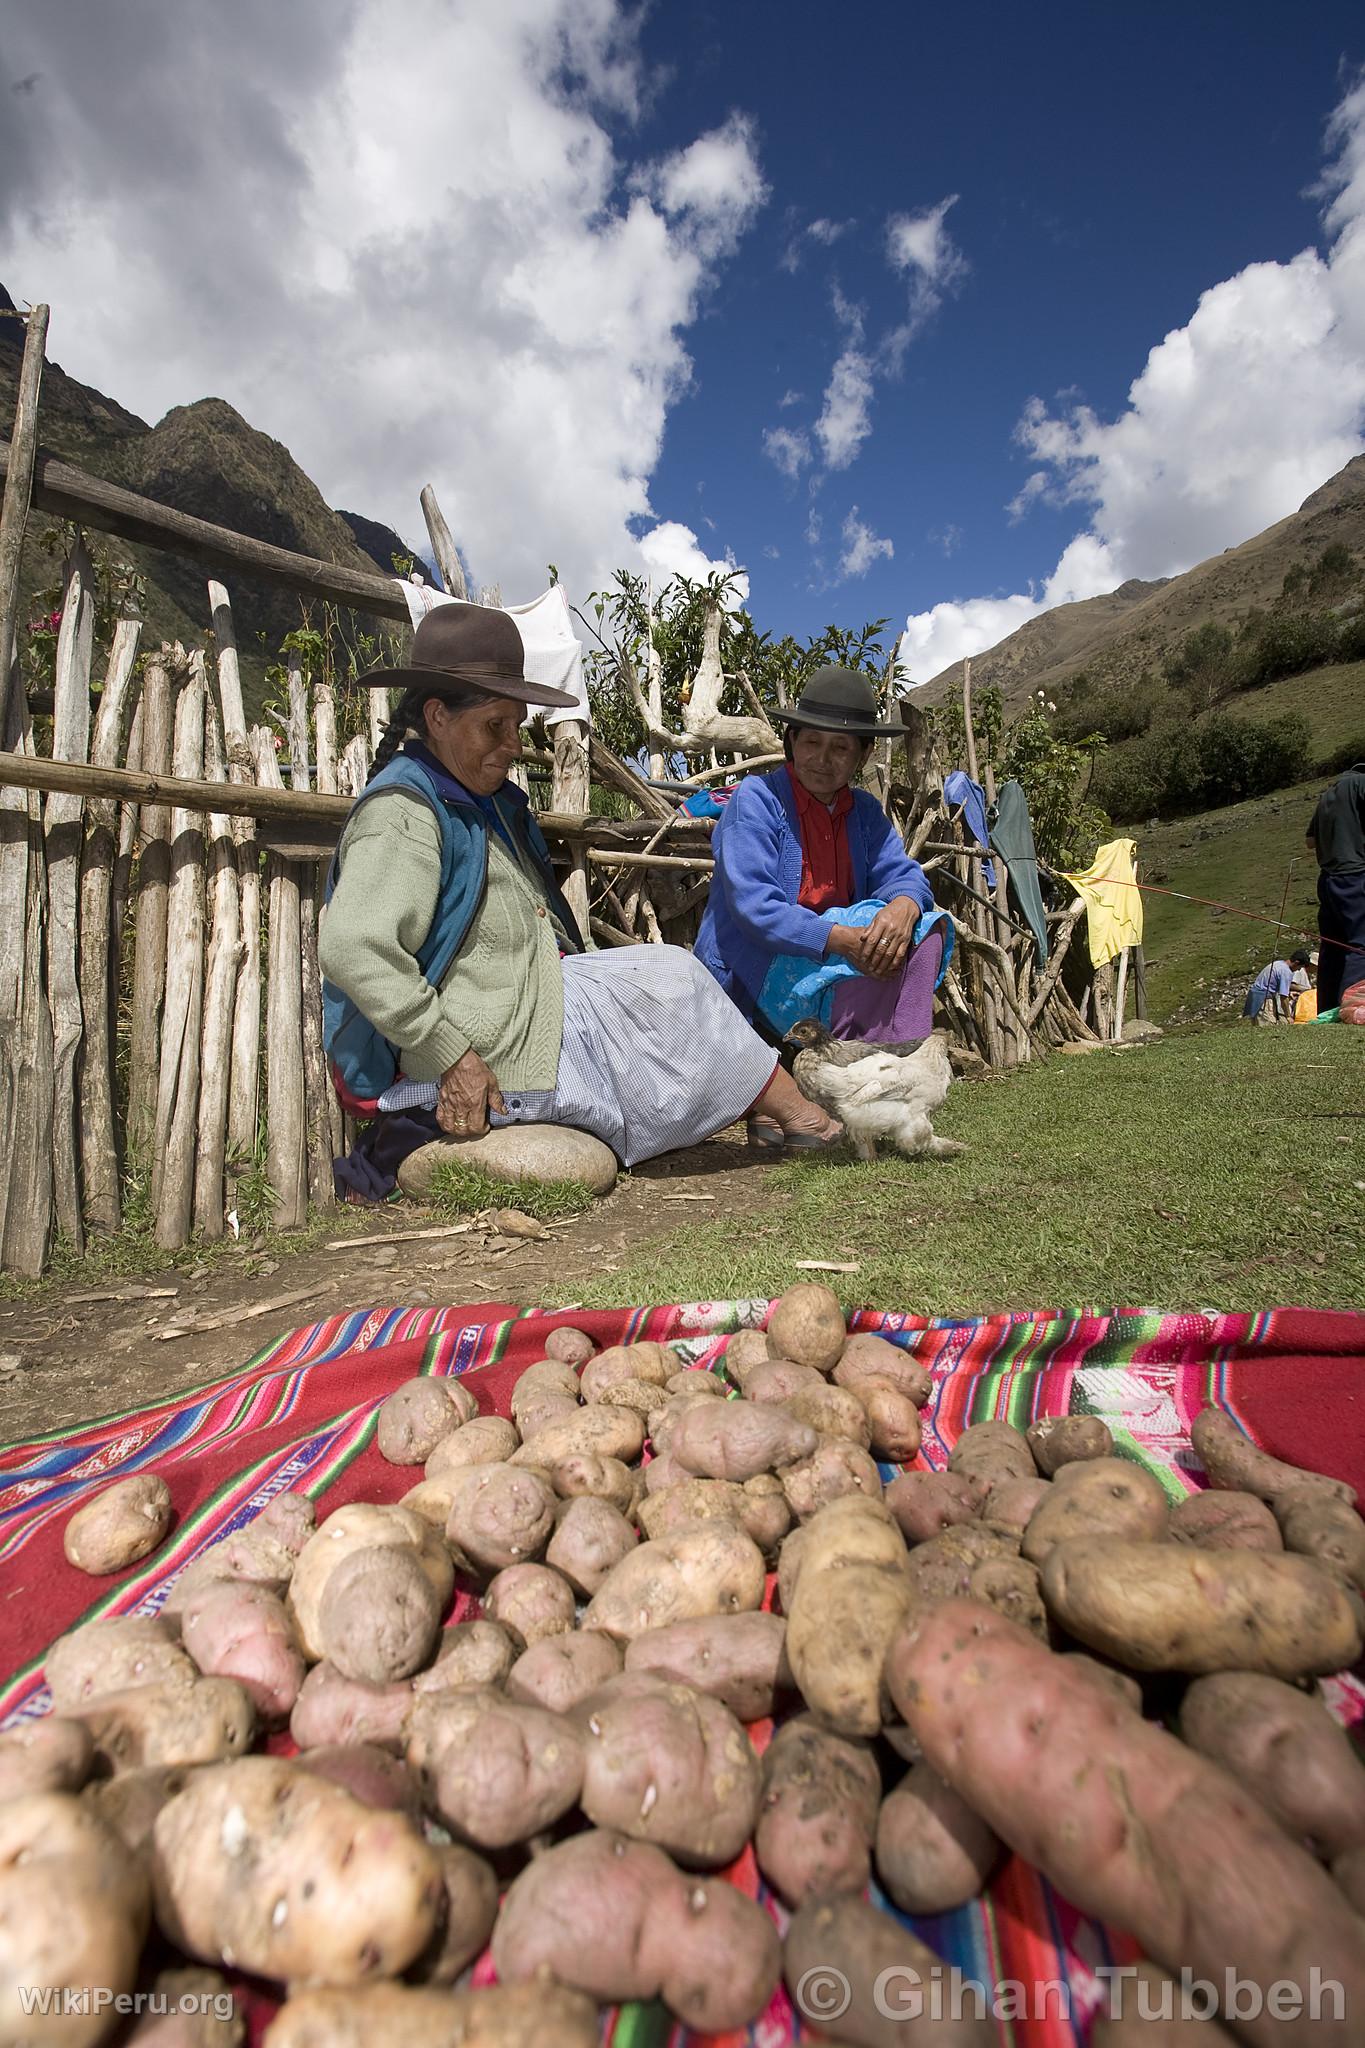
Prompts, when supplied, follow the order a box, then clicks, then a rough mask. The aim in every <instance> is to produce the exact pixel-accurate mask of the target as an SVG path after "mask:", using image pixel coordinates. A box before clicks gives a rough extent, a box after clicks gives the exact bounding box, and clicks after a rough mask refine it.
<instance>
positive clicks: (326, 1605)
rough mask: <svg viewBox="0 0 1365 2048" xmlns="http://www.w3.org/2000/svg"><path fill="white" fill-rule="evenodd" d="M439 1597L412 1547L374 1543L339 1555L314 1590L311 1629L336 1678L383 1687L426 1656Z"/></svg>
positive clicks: (436, 1626)
mask: <svg viewBox="0 0 1365 2048" xmlns="http://www.w3.org/2000/svg"><path fill="white" fill-rule="evenodd" d="M444 1605H445V1602H444V1600H443V1598H442V1597H441V1596H440V1595H439V1594H438V1593H437V1590H436V1588H435V1587H434V1586H433V1585H432V1583H431V1580H430V1579H429V1578H428V1576H427V1574H426V1572H425V1571H424V1570H423V1569H422V1562H421V1559H420V1558H419V1557H418V1556H417V1553H416V1552H415V1551H412V1550H406V1549H403V1548H401V1547H399V1546H397V1545H393V1544H382V1545H380V1546H379V1547H378V1548H377V1549H375V1550H355V1551H352V1552H351V1554H350V1556H349V1557H344V1558H342V1560H341V1562H340V1564H339V1565H338V1566H337V1568H336V1570H335V1571H334V1572H333V1573H332V1574H331V1576H330V1577H329V1578H328V1580H327V1583H326V1585H325V1586H324V1587H323V1590H322V1599H321V1602H320V1604H319V1607H318V1634H319V1638H320V1642H321V1647H322V1651H323V1654H324V1656H325V1657H326V1658H327V1659H328V1660H329V1662H330V1663H332V1664H334V1665H335V1666H336V1668H337V1670H338V1671H339V1672H340V1673H341V1675H342V1677H343V1678H354V1679H358V1680H359V1681H360V1683H361V1684H363V1685H389V1684H392V1682H393V1681H394V1680H395V1679H400V1678H411V1676H412V1674H413V1672H414V1671H419V1670H420V1669H421V1667H422V1666H423V1665H424V1664H425V1663H426V1662H427V1660H428V1658H429V1657H430V1655H431V1652H432V1647H433V1645H434V1644H435V1642H436V1638H437V1636H438V1635H439V1634H440V1630H441V1610H442V1608H443V1607H444Z"/></svg>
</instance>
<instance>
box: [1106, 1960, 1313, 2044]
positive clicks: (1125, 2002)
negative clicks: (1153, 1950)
mask: <svg viewBox="0 0 1365 2048" xmlns="http://www.w3.org/2000/svg"><path fill="white" fill-rule="evenodd" d="M1325 2009H1326V2008H1324V2010H1325ZM1090 2048H1233V2036H1232V2035H1231V2034H1230V2033H1229V2032H1228V2030H1227V2028H1226V2027H1220V2026H1219V2024H1218V2022H1217V2020H1202V2019H1196V2018H1194V2016H1193V2014H1190V2015H1189V2016H1188V2017H1184V2018H1182V2017H1181V1987H1180V1985H1179V1983H1178V1982H1176V1980H1175V1979H1174V1978H1172V1977H1168V1976H1167V1975H1166V1972H1165V1971H1164V1970H1159V1969H1158V1968H1157V1966H1156V1964H1155V1963H1149V1962H1146V1961H1139V1962H1136V1963H1129V1964H1126V1965H1124V1966H1123V1968H1122V1969H1120V1970H1117V1971H1115V1972H1114V1973H1113V1974H1112V1975H1109V1976H1107V1977H1106V1978H1105V1980H1104V1991H1103V2003H1102V2004H1101V2006H1100V2009H1099V2011H1098V2013H1097V2014H1096V2017H1095V2021H1094V2024H1093V2026H1092V2027H1091V2029H1090Z"/></svg>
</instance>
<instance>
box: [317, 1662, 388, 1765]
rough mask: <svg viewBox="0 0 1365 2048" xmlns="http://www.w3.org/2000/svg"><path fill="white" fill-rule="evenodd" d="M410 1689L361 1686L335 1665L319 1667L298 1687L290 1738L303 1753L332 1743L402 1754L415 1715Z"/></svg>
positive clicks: (386, 1686) (318, 1665)
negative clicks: (356, 1744)
mask: <svg viewBox="0 0 1365 2048" xmlns="http://www.w3.org/2000/svg"><path fill="white" fill-rule="evenodd" d="M412 1697H413V1695H412V1686H411V1685H410V1684H409V1683H407V1682H406V1681H402V1682H399V1683H396V1684H393V1685H362V1684H359V1683H358V1682H357V1681H356V1680H355V1679H351V1678H343V1677H342V1675H341V1673H340V1672H339V1671H338V1670H337V1668H336V1666H335V1665H333V1664H315V1665H314V1666H313V1668H312V1670H311V1671H310V1672H309V1674H308V1676H307V1678H305V1679H304V1681H303V1684H302V1686H301V1687H300V1688H299V1696H298V1698H297V1699H296V1700H295V1702H294V1711H293V1713H292V1714H291V1715H290V1716H289V1733H290V1734H291V1735H292V1736H293V1738H294V1740H295V1742H296V1743H297V1744H298V1746H299V1748H300V1749H320V1748H322V1747H324V1746H325V1745H330V1744H333V1743H351V1742H374V1743H378V1744H380V1745H381V1746H382V1747H383V1748H385V1749H401V1748H402V1747H403V1745H404V1743H405V1742H406V1740H407V1726H408V1720H409V1717H410V1715H411V1713H412Z"/></svg>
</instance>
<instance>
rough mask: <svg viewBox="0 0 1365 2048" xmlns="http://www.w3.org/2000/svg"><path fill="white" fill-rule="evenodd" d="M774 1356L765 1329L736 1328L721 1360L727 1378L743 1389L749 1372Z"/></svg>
mask: <svg viewBox="0 0 1365 2048" xmlns="http://www.w3.org/2000/svg"><path fill="white" fill-rule="evenodd" d="M772 1356H773V1353H772V1351H771V1350H770V1348H769V1345H768V1337H767V1332H766V1331H764V1330H736V1331H735V1334H734V1336H733V1337H732V1338H731V1339H730V1341H729V1343H728V1344H727V1345H726V1347H725V1355H724V1357H723V1358H722V1360H721V1364H722V1366H723V1367H724V1370H725V1373H726V1376H727V1378H729V1379H731V1380H733V1381H734V1383H735V1385H736V1386H737V1387H739V1388H740V1389H741V1390H742V1389H743V1387H744V1385H745V1383H746V1381H747V1379H748V1376H749V1374H750V1373H751V1372H752V1371H753V1369H754V1367H755V1366H757V1365H763V1364H764V1363H766V1361H767V1360H768V1359H770V1358H771V1357H772Z"/></svg>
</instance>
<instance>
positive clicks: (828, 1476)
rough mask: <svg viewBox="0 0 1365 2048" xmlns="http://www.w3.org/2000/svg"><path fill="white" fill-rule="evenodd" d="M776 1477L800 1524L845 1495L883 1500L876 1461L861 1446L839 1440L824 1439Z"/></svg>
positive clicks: (835, 1438) (880, 1478)
mask: <svg viewBox="0 0 1365 2048" xmlns="http://www.w3.org/2000/svg"><path fill="white" fill-rule="evenodd" d="M778 1477H779V1478H780V1479H781V1481H782V1491H783V1493H785V1495H786V1496H787V1505H788V1507H789V1508H790V1509H791V1511H792V1513H793V1514H794V1515H795V1516H796V1517H797V1518H798V1520H800V1521H802V1522H807V1521H809V1520H810V1518H811V1516H812V1515H818V1514H819V1512H820V1510H821V1508H826V1507H828V1506H829V1504H830V1502H831V1501H836V1500H842V1499H844V1497H845V1496H846V1495H850V1494H853V1495H858V1496H860V1497H863V1498H866V1499H869V1500H880V1499H881V1497H882V1475H881V1473H880V1472H879V1471H878V1470H877V1466H876V1462H875V1460H874V1459H873V1458H872V1457H871V1456H870V1454H869V1453H868V1452H867V1451H865V1450H863V1448H862V1447H861V1445H859V1444H851V1443H846V1442H845V1441H844V1440H843V1439H842V1438H840V1437H826V1438H825V1439H824V1441H823V1442H822V1443H820V1444H818V1445H817V1446H816V1448H815V1450H814V1452H813V1453H812V1454H811V1456H810V1457H808V1458H802V1459H801V1460H800V1462H799V1463H798V1464H795V1465H784V1466H783V1468H782V1471H781V1472H780V1473H779V1475H778Z"/></svg>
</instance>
